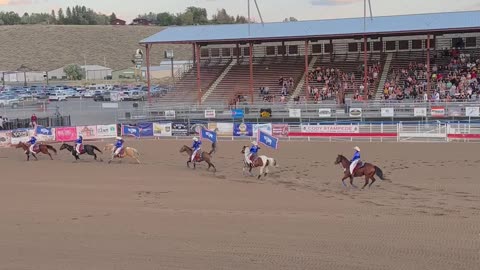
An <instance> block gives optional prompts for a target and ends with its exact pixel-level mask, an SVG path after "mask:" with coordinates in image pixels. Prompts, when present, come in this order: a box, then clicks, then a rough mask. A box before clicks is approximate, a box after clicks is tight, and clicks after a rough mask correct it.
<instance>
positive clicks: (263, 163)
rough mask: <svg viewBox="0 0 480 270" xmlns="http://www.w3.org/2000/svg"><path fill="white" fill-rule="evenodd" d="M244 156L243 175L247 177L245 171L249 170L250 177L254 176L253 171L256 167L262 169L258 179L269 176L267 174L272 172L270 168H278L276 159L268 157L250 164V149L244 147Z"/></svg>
mask: <svg viewBox="0 0 480 270" xmlns="http://www.w3.org/2000/svg"><path fill="white" fill-rule="evenodd" d="M242 154H243V155H244V157H243V175H245V170H246V169H247V168H248V172H249V173H250V176H252V175H253V174H252V169H253V168H256V167H260V174H259V175H258V179H260V177H262V175H263V176H264V177H266V176H267V174H268V173H269V172H270V171H269V169H268V168H269V167H275V168H278V165H277V161H276V160H275V159H274V158H269V157H267V156H258V158H257V159H256V160H255V161H254V162H253V163H252V162H249V160H248V158H249V156H250V148H248V146H244V147H243V148H242ZM263 170H265V174H264V172H263Z"/></svg>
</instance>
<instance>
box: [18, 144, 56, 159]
mask: <svg viewBox="0 0 480 270" xmlns="http://www.w3.org/2000/svg"><path fill="white" fill-rule="evenodd" d="M15 148H16V149H18V148H22V149H23V151H25V154H26V155H27V161H29V160H30V153H31V152H30V149H29V146H28V145H27V144H26V143H23V142H19V143H18V144H17V145H16V146H15ZM48 150H52V151H53V152H54V153H55V155H56V154H57V149H55V148H54V147H53V146H51V145H48V144H37V147H36V150H35V149H34V152H35V153H33V152H32V153H31V154H32V156H33V157H34V158H35V160H38V158H37V156H36V155H35V154H39V153H42V154H45V155H49V156H50V159H51V160H53V157H52V154H50V152H49V151H48Z"/></svg>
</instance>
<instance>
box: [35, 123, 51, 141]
mask: <svg viewBox="0 0 480 270" xmlns="http://www.w3.org/2000/svg"><path fill="white" fill-rule="evenodd" d="M35 133H36V136H37V139H38V140H39V141H42V142H53V141H55V129H53V128H50V127H48V128H47V127H42V126H37V127H36V129H35Z"/></svg>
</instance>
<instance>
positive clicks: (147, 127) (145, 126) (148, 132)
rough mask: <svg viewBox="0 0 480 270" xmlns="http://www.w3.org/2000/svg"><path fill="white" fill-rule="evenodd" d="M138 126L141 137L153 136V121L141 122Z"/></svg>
mask: <svg viewBox="0 0 480 270" xmlns="http://www.w3.org/2000/svg"><path fill="white" fill-rule="evenodd" d="M137 127H138V135H139V136H140V137H153V133H154V132H153V123H140V124H138V125H137Z"/></svg>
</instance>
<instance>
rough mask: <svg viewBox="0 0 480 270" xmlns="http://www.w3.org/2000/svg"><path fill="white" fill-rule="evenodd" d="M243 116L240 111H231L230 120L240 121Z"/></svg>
mask: <svg viewBox="0 0 480 270" xmlns="http://www.w3.org/2000/svg"><path fill="white" fill-rule="evenodd" d="M244 116H245V113H244V112H243V110H242V109H236V110H232V118H233V119H241V118H243V117H244Z"/></svg>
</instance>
